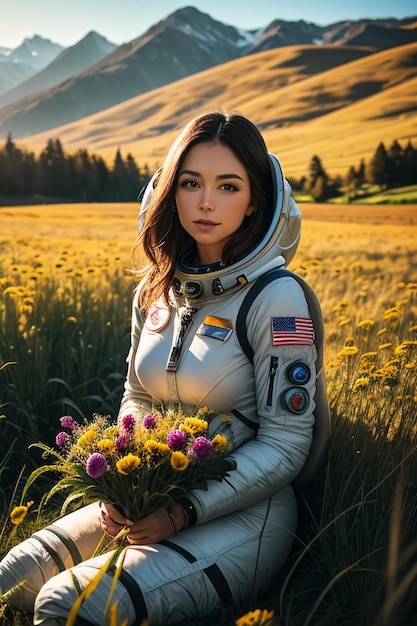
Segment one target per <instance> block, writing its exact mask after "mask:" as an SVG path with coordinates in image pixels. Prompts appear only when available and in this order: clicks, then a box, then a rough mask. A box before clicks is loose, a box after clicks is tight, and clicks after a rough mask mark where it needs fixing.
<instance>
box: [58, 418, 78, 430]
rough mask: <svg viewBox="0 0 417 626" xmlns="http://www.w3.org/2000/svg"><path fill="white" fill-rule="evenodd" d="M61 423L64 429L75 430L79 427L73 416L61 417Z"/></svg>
mask: <svg viewBox="0 0 417 626" xmlns="http://www.w3.org/2000/svg"><path fill="white" fill-rule="evenodd" d="M59 422H60V424H61V426H62V428H69V430H74V429H75V428H77V426H78V424H77V422H76V421H75V419H74V418H73V417H71V415H64V416H63V417H61V419H60V420H59Z"/></svg>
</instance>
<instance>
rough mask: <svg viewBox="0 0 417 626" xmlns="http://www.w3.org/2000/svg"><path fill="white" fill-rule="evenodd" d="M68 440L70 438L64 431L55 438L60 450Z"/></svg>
mask: <svg viewBox="0 0 417 626" xmlns="http://www.w3.org/2000/svg"><path fill="white" fill-rule="evenodd" d="M68 439H69V437H68V435H67V433H64V431H61V432H60V433H58V434H57V436H56V437H55V442H56V445H57V446H59V447H60V448H62V446H64V445H65V444H66V442H67V441H68Z"/></svg>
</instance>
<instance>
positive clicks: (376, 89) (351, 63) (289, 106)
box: [22, 44, 417, 176]
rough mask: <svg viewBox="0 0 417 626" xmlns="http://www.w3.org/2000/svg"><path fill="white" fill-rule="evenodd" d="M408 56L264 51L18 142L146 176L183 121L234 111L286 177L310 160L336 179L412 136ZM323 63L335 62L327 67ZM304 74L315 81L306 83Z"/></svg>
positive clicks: (416, 122) (400, 51)
mask: <svg viewBox="0 0 417 626" xmlns="http://www.w3.org/2000/svg"><path fill="white" fill-rule="evenodd" d="M416 48H417V44H410V45H408V46H401V47H400V48H396V49H394V51H393V50H392V49H391V50H386V51H383V52H379V53H375V54H369V51H365V50H357V49H356V50H354V49H349V48H348V49H344V48H337V47H336V48H329V47H327V48H326V47H322V48H317V47H315V46H295V47H288V48H278V49H274V50H269V51H266V52H261V53H258V54H256V55H252V56H249V57H245V58H243V59H238V60H235V61H232V62H230V63H227V64H224V65H222V66H219V67H215V68H212V69H209V70H207V71H205V72H201V73H199V74H196V75H193V76H189V77H187V78H185V79H183V80H181V81H177V82H175V83H173V84H170V85H167V86H165V87H162V88H159V89H155V90H153V91H151V92H148V93H145V94H142V95H140V96H138V97H135V98H132V99H130V100H128V101H126V102H124V103H122V104H119V105H117V106H115V107H112V108H110V109H108V110H106V111H102V112H100V113H97V114H95V115H92V116H90V117H87V118H85V119H83V120H79V121H77V122H73V123H70V124H67V125H65V126H62V127H59V128H58V129H54V130H53V131H47V132H45V133H41V134H39V135H36V136H34V137H29V138H25V139H22V143H23V144H24V145H26V146H27V147H28V148H29V149H31V150H34V151H38V150H41V149H43V148H44V146H45V145H46V142H47V140H48V139H50V138H51V137H55V138H56V137H59V138H60V140H61V141H62V143H63V145H64V148H65V149H66V150H75V149H77V148H80V147H82V148H88V149H89V150H91V151H93V152H95V153H98V154H101V155H102V156H103V157H104V158H105V159H106V160H108V161H110V160H112V159H113V158H114V155H115V152H116V150H117V148H121V150H122V151H123V152H125V153H126V152H128V151H130V152H132V154H133V155H134V156H135V159H136V160H137V162H138V164H139V165H141V166H142V165H145V164H148V165H149V166H150V167H151V168H154V167H156V166H158V165H160V163H161V161H162V159H163V157H164V156H165V154H166V151H167V149H168V147H169V145H170V144H171V142H172V141H173V139H174V137H175V136H176V135H177V133H178V130H179V128H181V127H182V126H183V125H184V123H185V122H186V121H188V120H189V119H190V118H191V117H193V116H194V115H197V114H199V113H201V112H203V111H205V110H207V109H213V108H215V109H222V110H225V109H232V110H238V111H240V112H241V113H243V114H244V115H247V116H248V117H249V118H250V119H251V120H253V121H254V122H255V123H256V124H257V125H258V126H259V128H260V129H261V130H262V133H263V134H264V137H265V139H266V141H267V144H268V147H269V149H270V150H271V151H273V152H275V153H276V154H278V155H279V157H280V158H281V159H282V162H283V164H285V171H286V175H287V176H301V175H303V174H305V173H306V172H307V169H308V164H309V162H310V160H311V157H312V156H313V155H314V154H318V155H319V156H320V158H321V159H322V161H323V163H324V165H325V167H326V169H327V170H328V171H329V173H331V174H337V173H339V174H344V173H345V172H346V171H347V170H348V168H349V166H351V165H355V166H357V165H358V164H359V161H360V159H361V158H365V159H368V158H370V157H371V156H372V155H373V153H374V151H375V149H376V146H377V145H378V143H379V142H380V141H381V140H383V141H384V142H386V144H390V143H391V142H392V141H393V140H394V139H397V140H400V141H407V140H409V139H410V140H413V139H414V140H415V138H416V137H417V111H416V105H415V102H416V95H417V79H416V78H415V75H416V68H415V60H414V59H415V54H416ZM306 55H309V56H310V59H309V60H308V61H307V60H306ZM331 57H335V58H336V59H337V63H335V67H332V66H331V62H329V58H331ZM361 57H363V58H361ZM312 58H314V62H312V60H311V59H312ZM308 67H310V70H308ZM311 67H313V68H314V71H316V72H317V74H316V75H313V76H311V75H309V73H311Z"/></svg>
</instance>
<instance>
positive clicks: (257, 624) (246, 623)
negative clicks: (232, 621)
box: [236, 609, 274, 626]
mask: <svg viewBox="0 0 417 626" xmlns="http://www.w3.org/2000/svg"><path fill="white" fill-rule="evenodd" d="M273 618H274V611H267V610H266V609H256V610H255V611H250V612H249V613H246V615H243V617H239V619H237V620H236V626H268V624H272V622H271V620H272V619H273Z"/></svg>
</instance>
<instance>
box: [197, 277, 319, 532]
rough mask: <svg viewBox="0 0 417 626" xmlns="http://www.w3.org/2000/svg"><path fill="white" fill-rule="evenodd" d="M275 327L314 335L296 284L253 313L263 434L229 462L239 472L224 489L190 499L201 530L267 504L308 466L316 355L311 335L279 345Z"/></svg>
mask: <svg viewBox="0 0 417 626" xmlns="http://www.w3.org/2000/svg"><path fill="white" fill-rule="evenodd" d="M274 320H278V322H279V323H281V322H283V323H284V324H285V323H290V324H294V323H295V321H300V320H301V322H302V323H305V325H306V327H307V329H308V328H310V329H311V330H312V331H314V329H313V328H312V320H311V316H310V312H309V309H308V306H307V302H306V299H305V296H304V292H303V290H302V288H301V287H300V285H299V284H298V283H297V282H296V281H295V280H294V279H293V278H291V277H286V278H280V279H278V280H277V281H273V282H272V283H271V284H270V285H268V286H267V287H266V288H265V289H264V290H263V291H262V292H261V293H260V294H259V295H258V297H257V298H256V300H255V302H254V303H253V305H252V307H251V309H250V311H249V313H248V316H247V331H248V339H249V342H250V344H251V346H252V348H253V349H254V378H255V386H256V401H257V410H258V415H259V430H258V432H257V435H256V438H255V439H253V440H251V441H249V442H247V443H245V444H244V445H242V446H241V447H240V448H238V449H237V450H235V451H234V452H233V453H232V454H231V458H233V459H234V460H235V462H236V469H235V470H233V471H232V472H231V473H230V475H229V477H228V479H227V481H222V482H221V483H211V484H210V485H209V488H208V490H207V491H203V490H195V491H193V492H192V493H191V494H190V498H189V501H190V502H191V505H192V506H193V507H194V512H195V515H196V519H197V522H198V523H202V522H204V521H208V520H210V519H214V518H216V517H219V516H221V515H225V514H228V513H231V512H233V511H236V510H238V509H241V508H243V507H245V506H250V505H251V504H254V503H256V502H258V501H261V500H264V499H265V498H268V497H270V496H271V495H272V494H274V493H276V492H277V491H279V490H280V489H282V488H283V487H285V486H286V485H288V484H289V483H291V482H292V480H293V479H294V478H295V477H296V476H297V474H298V472H299V471H300V470H301V468H302V466H303V464H304V462H305V460H306V458H307V455H308V452H309V449H310V446H311V442H312V433H313V425H314V415H313V411H314V408H315V405H314V394H315V389H316V369H315V361H316V357H317V353H316V348H315V345H314V343H313V341H312V335H311V336H310V340H309V338H308V337H307V339H305V338H303V337H302V335H303V333H299V332H294V337H293V338H292V337H291V338H290V340H289V343H286V342H285V341H281V335H280V334H279V333H278V336H276V335H275V334H274V331H273V321H274ZM307 335H309V333H308V332H307ZM303 342H304V343H303ZM294 364H300V366H301V369H300V370H299V371H300V372H301V374H303V372H304V374H306V375H308V376H307V378H308V380H305V378H306V376H304V377H303V376H301V377H299V380H302V383H301V384H300V383H299V380H296V382H294V381H293V380H292V379H291V375H290V370H291V367H292V366H294ZM291 398H293V400H294V403H292V400H291Z"/></svg>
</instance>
